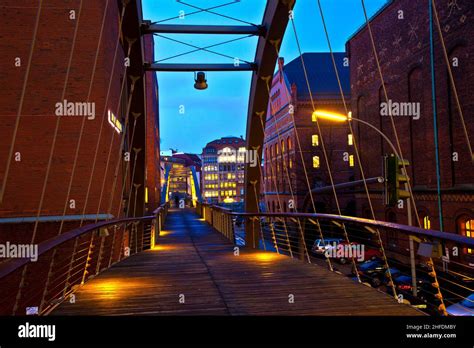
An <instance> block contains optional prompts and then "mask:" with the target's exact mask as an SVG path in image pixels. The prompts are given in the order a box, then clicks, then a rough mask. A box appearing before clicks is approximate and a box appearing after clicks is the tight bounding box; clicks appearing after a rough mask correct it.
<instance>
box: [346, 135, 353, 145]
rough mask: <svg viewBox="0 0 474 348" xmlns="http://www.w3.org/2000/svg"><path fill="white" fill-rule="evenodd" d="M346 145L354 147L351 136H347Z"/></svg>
mask: <svg viewBox="0 0 474 348" xmlns="http://www.w3.org/2000/svg"><path fill="white" fill-rule="evenodd" d="M347 145H354V138H353V137H352V134H347Z"/></svg>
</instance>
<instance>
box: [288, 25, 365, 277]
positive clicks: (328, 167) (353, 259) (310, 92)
mask: <svg viewBox="0 0 474 348" xmlns="http://www.w3.org/2000/svg"><path fill="white" fill-rule="evenodd" d="M291 24H292V27H293V32H294V34H295V40H296V44H297V47H298V52H299V54H300V59H301V64H302V67H303V73H304V76H305V80H306V85H307V88H308V92H309V97H310V100H311V105H312V108H313V111H314V110H316V108H315V104H314V99H313V93H312V91H311V85H310V83H309V78H308V72H307V70H306V65H305V62H304V58H303V52H302V50H301V45H300V43H299V39H298V33H297V32H296V26H295V21H294V19H293V18H291ZM316 126H317V129H318V133H319V135H320V137H321V147H322V149H323V154H324V159H325V163H326V167H327V170H328V175H329V180H330V182H331V187H332V191H333V194H334V200H335V203H336V208H337V211H338V213H339V215H340V216H342V214H341V208H340V206H339V198H338V197H337V193H336V187H335V185H334V180H333V177H332V171H331V166H330V165H329V158H328V155H327V151H326V146H325V143H324V137H323V133H322V132H321V127H320V125H319V121H318V119H317V118H316ZM341 225H342V228H343V230H344V236H345V239H346V241H347V243H348V245H350V241H349V236H348V234H347V230H346V225H345V224H341ZM351 259H352V265H353V267H354V269H355V270H356V275H357V280H358V281H359V283H361V280H360V275H359V272H357V263H356V261H355V258H354V255H353V254H351Z"/></svg>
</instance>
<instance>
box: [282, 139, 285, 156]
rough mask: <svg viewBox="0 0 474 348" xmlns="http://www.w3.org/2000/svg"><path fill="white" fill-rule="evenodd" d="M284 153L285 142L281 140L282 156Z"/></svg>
mask: <svg viewBox="0 0 474 348" xmlns="http://www.w3.org/2000/svg"><path fill="white" fill-rule="evenodd" d="M284 152H285V141H284V140H282V141H281V154H282V155H283V153H284Z"/></svg>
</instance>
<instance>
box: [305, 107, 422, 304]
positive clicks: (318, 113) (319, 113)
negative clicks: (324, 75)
mask: <svg viewBox="0 0 474 348" xmlns="http://www.w3.org/2000/svg"><path fill="white" fill-rule="evenodd" d="M312 118H313V121H316V119H318V118H321V119H325V120H329V121H335V122H351V121H356V122H359V123H362V124H363V125H366V126H367V127H370V128H371V129H373V130H374V131H376V132H377V133H378V134H379V135H380V136H381V137H382V138H383V139H385V141H386V142H387V143H388V145H389V146H390V147H391V149H392V151H393V153H394V154H395V156H397V158H398V159H400V160H401V157H400V155H399V153H398V151H397V148H396V147H395V145H394V144H393V143H392V142H391V141H390V139H389V138H388V137H387V135H386V134H385V133H383V132H382V131H381V130H380V129H378V128H377V127H375V126H374V125H372V124H370V123H369V122H367V121H364V120H361V119H359V118H355V117H353V116H352V112H351V111H349V113H348V114H347V115H344V114H338V113H334V112H330V111H324V110H315V111H314V112H313V114H312ZM402 174H403V175H408V173H407V172H406V170H405V168H402ZM405 190H408V183H405ZM410 192H411V191H410ZM412 198H413V197H410V198H408V199H407V218H408V219H407V220H408V225H409V226H412V225H413V221H412V216H411V199H412ZM409 242H410V264H411V276H412V289H413V295H414V296H417V292H418V291H417V283H416V269H415V248H414V243H413V238H412V237H411V236H410V239H409Z"/></svg>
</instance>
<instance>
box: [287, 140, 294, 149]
mask: <svg viewBox="0 0 474 348" xmlns="http://www.w3.org/2000/svg"><path fill="white" fill-rule="evenodd" d="M286 143H287V146H286V148H287V149H288V151H290V150H291V149H292V148H293V144H292V143H291V138H290V137H288V138H287V139H286Z"/></svg>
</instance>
